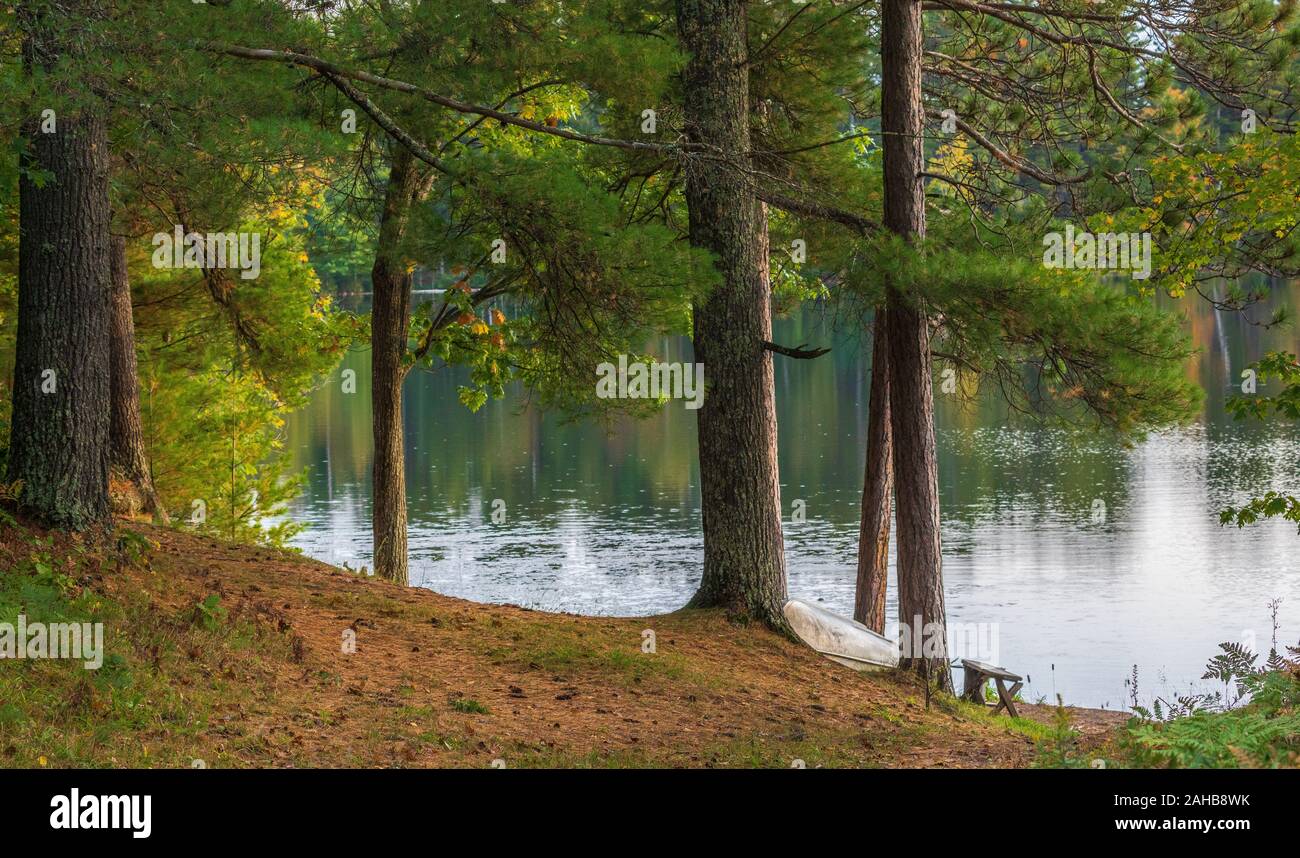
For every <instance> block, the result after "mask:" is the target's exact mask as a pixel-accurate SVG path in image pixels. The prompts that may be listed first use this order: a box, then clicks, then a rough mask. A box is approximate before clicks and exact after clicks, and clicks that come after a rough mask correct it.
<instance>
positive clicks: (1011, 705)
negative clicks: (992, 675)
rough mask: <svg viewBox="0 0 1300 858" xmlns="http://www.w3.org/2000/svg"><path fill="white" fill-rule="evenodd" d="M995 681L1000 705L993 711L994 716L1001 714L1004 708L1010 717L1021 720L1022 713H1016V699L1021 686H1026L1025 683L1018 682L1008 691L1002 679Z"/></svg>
mask: <svg viewBox="0 0 1300 858" xmlns="http://www.w3.org/2000/svg"><path fill="white" fill-rule="evenodd" d="M993 681H994V682H995V683H996V684H997V686H998V705H997V707H996V708H995V709H994V710H993V714H994V715H996V714H998V713H999V712H1001V711H1002V709H1003V707H1005V708H1006V710H1007V714H1008V715H1010V716H1011V717H1012V718H1019V717H1020V713H1019V712H1017V711H1016V701H1015V697H1016V694H1017V693H1018V692H1019V691H1020V688H1021V686H1022V685H1024V683H1022V682H1017V683H1016V684H1015V685H1013V686H1011V688H1010V689H1008V688H1007V687H1006V686H1005V685H1003V684H1002V680H1001V679H994V680H993Z"/></svg>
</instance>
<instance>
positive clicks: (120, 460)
mask: <svg viewBox="0 0 1300 858" xmlns="http://www.w3.org/2000/svg"><path fill="white" fill-rule="evenodd" d="M109 253H110V254H111V255H110V257H109V270H110V272H111V278H110V279H111V283H112V285H111V291H110V296H109V304H110V310H109V325H110V333H109V351H110V354H111V360H112V365H111V367H110V370H109V384H110V398H111V403H112V405H111V413H110V415H109V449H110V454H109V473H110V476H111V477H113V478H114V479H115V480H121V481H122V482H123V483H125V484H126V485H127V486H129V487H130V492H131V494H132V497H131V498H130V499H129V503H128V505H129V506H130V507H131V509H129V510H124V511H127V512H131V513H134V512H144V513H148V514H149V515H152V516H154V517H155V518H157V519H158V520H159V521H160V522H162V523H164V524H165V523H166V522H167V513H166V511H165V510H164V509H163V508H162V505H161V504H160V503H159V502H158V493H157V492H156V491H155V490H154V485H153V473H152V471H151V470H150V468H149V457H148V455H147V454H146V453H145V448H144V430H143V429H142V428H141V420H140V387H139V382H138V380H137V377H136V362H135V323H134V320H133V319H132V316H131V280H130V277H129V275H128V273H127V268H126V239H125V238H123V237H121V236H117V235H115V236H113V237H112V238H111V239H110V250H109Z"/></svg>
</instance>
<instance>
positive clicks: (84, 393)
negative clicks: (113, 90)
mask: <svg viewBox="0 0 1300 858" xmlns="http://www.w3.org/2000/svg"><path fill="white" fill-rule="evenodd" d="M74 11H77V12H80V13H84V14H83V17H85V16H86V15H91V14H92V13H93V12H94V10H93V7H89V6H88V7H87V8H84V9H80V10H74ZM20 19H21V20H22V23H23V26H24V29H25V31H26V40H25V42H24V45H23V49H24V61H25V64H26V65H27V67H28V68H29V69H32V68H34V67H36V66H42V67H44V68H47V69H48V68H52V67H53V66H54V65H55V63H56V61H57V59H58V56H59V54H60V52H61V51H62V50H64V48H65V47H67V46H65V45H63V44H61V43H60V39H61V37H60V36H59V35H58V34H57V33H56V30H57V29H58V27H57V26H52V25H51V21H49V20H47V19H45V18H44V17H43V13H38V12H35V11H33V10H32V9H31V8H23V9H20ZM58 23H59V22H54V24H56V25H57V24H58ZM24 136H25V137H26V138H27V139H28V141H29V142H30V144H31V146H30V149H29V150H28V152H27V154H25V155H24V157H23V165H22V166H23V169H22V171H21V175H20V176H19V181H18V213H19V238H18V332H17V345H16V349H15V360H14V388H13V416H12V422H11V430H10V446H9V473H8V479H9V480H10V481H13V480H22V481H23V484H24V488H23V492H22V496H21V497H22V503H23V505H24V506H25V507H26V508H27V509H28V510H29V511H30V512H31V513H32V514H33V515H35V516H36V517H37V518H38V519H40V520H42V521H44V522H46V523H48V524H50V525H53V526H56V527H64V528H72V529H84V528H87V527H90V526H92V525H95V524H98V523H101V522H107V521H108V519H109V504H108V461H109V425H108V412H109V331H108V290H109V255H108V250H109V248H108V240H109V233H108V228H109V210H108V146H107V142H106V136H105V126H104V120H103V117H102V116H100V115H98V114H97V113H96V112H94V111H92V110H84V109H83V110H82V111H80V112H78V113H69V114H68V115H59V116H57V117H56V120H55V129H54V130H53V131H49V132H45V131H42V129H41V128H40V127H39V125H38V124H37V122H35V121H33V122H32V123H31V124H29V125H28V127H27V128H26V129H25V134H24ZM41 173H45V174H47V175H45V176H44V177H43V181H41V182H40V183H39V184H38V183H37V182H34V181H32V175H33V174H36V175H38V176H39V175H40V174H41Z"/></svg>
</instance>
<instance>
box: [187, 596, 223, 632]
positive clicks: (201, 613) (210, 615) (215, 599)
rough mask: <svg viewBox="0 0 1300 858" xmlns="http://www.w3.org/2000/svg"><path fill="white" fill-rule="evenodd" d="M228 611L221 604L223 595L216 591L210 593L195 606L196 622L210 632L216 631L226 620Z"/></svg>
mask: <svg viewBox="0 0 1300 858" xmlns="http://www.w3.org/2000/svg"><path fill="white" fill-rule="evenodd" d="M227 613H228V612H227V611H226V609H225V608H224V607H222V605H221V597H220V596H219V595H217V594H216V593H209V594H208V595H207V596H206V597H205V598H204V599H203V600H202V601H200V602H199V603H198V604H196V605H195V606H194V622H195V623H197V624H198V625H200V626H202V627H203V628H205V629H207V630H208V631H210V632H215V631H216V630H217V629H219V628H221V625H222V624H223V623H224V622H225V621H226V616H227Z"/></svg>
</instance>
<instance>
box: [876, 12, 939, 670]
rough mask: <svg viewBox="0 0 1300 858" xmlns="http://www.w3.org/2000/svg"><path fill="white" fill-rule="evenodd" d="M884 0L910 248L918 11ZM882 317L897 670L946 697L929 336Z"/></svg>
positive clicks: (896, 318) (905, 311)
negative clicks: (909, 671)
mask: <svg viewBox="0 0 1300 858" xmlns="http://www.w3.org/2000/svg"><path fill="white" fill-rule="evenodd" d="M882 2H883V7H882V11H883V17H882V22H881V27H882V30H881V51H880V54H881V90H882V95H881V130H882V132H883V136H884V138H885V140H884V181H885V198H884V208H885V211H884V215H885V217H884V222H885V226H886V228H888V229H890V230H892V231H894V232H895V233H897V234H899V235H901V236H903V237H904V238H906V239H907V240H908V241H918V240H920V239H923V238H924V237H925V190H924V185H923V184H922V177H921V172H922V162H923V157H924V156H923V151H922V147H923V142H924V141H923V136H922V135H923V133H924V130H925V123H924V114H923V108H922V101H921V54H922V42H923V34H922V20H921V4H920V3H919V2H917V0H882ZM886 316H887V323H886V328H887V330H888V332H889V336H888V342H889V369H890V380H889V395H890V422H891V426H892V430H893V439H892V440H893V459H894V480H895V484H896V488H897V492H896V493H897V497H898V510H897V512H896V518H897V523H898V614H899V622H900V624H901V625H902V626H905V627H906V629H907V632H906V633H905V636H904V641H905V642H906V643H908V644H910V645H909V646H907V647H906V648H905V649H904V652H903V663H904V665H906V666H909V667H911V668H913V669H914V670H916V671H917V672H918V673H921V674H922V675H924V676H926V677H927V678H928V679H929V680H930V681H931V682H933V683H935V684H937V685H938V686H939V687H940V688H942V689H944V690H949V691H950V690H951V689H952V674H951V671H950V670H949V667H948V645H947V628H946V620H945V613H944V604H943V567H942V552H941V550H940V540H939V468H938V459H937V456H936V452H935V440H934V390H933V387H932V377H931V368H930V329H929V324H928V321H927V319H926V315H925V312H924V308H922V307H918V306H915V305H914V304H913V303H912V302H911V301H909V299H908V298H907V297H906V296H904V295H902V294H901V293H899V292H898V291H897V290H894V289H890V290H889V293H888V295H887V297H886Z"/></svg>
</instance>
